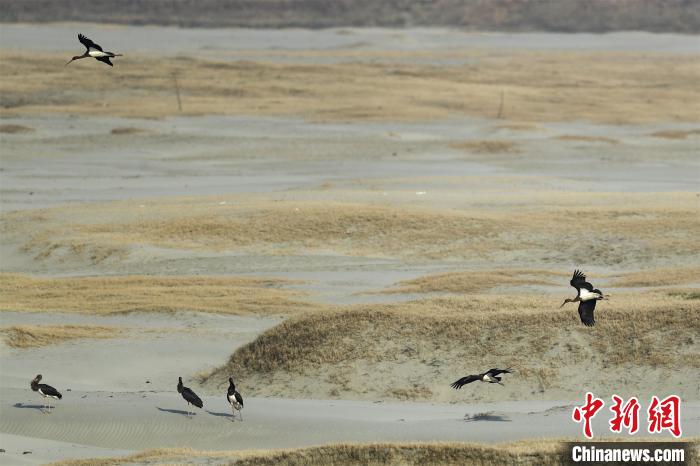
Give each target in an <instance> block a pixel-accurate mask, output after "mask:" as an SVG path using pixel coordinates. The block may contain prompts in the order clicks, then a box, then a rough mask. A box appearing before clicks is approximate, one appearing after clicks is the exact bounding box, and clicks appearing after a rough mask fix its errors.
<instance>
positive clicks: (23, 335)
mask: <svg viewBox="0 0 700 466" xmlns="http://www.w3.org/2000/svg"><path fill="white" fill-rule="evenodd" d="M121 332H122V329H119V328H116V327H103V326H96V325H14V326H10V327H2V328H0V334H2V335H3V339H4V340H5V343H6V344H7V345H8V346H11V347H12V348H37V347H41V346H48V345H56V344H59V343H64V342H67V341H71V340H84V339H104V338H116V337H117V336H119V335H120V333H121Z"/></svg>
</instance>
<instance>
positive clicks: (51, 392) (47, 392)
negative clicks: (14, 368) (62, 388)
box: [29, 374, 63, 413]
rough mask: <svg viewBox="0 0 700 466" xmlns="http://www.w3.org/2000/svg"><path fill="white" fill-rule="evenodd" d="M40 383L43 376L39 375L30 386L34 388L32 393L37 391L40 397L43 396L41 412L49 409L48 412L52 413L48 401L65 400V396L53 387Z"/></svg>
mask: <svg viewBox="0 0 700 466" xmlns="http://www.w3.org/2000/svg"><path fill="white" fill-rule="evenodd" d="M39 382H41V374H38V375H37V376H36V377H34V380H32V381H31V383H30V384H29V386H30V387H32V391H35V392H37V393H39V395H41V397H42V401H43V404H42V406H41V410H42V411H43V410H44V408H47V409H48V412H49V413H50V412H51V405H49V404H48V402H47V401H46V399H47V398H53V399H54V400H60V399H61V398H63V395H61V394H60V393H59V391H58V390H56V389H55V388H53V387H52V386H51V385H47V384H45V383H39Z"/></svg>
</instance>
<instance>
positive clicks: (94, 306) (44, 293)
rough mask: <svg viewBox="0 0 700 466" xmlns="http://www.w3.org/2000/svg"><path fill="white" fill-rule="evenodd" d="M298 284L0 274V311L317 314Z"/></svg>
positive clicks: (228, 279)
mask: <svg viewBox="0 0 700 466" xmlns="http://www.w3.org/2000/svg"><path fill="white" fill-rule="evenodd" d="M293 283H295V282H291V281H286V280H281V279H273V278H244V277H207V276H195V277H181V276H178V277H152V276H117V277H71V278H36V277H30V276H26V275H19V274H7V273H5V274H0V296H2V299H0V311H44V312H74V313H81V314H113V313H124V312H178V311H194V312H211V313H220V314H234V315H239V314H263V315H276V314H293V313H297V312H303V311H308V310H313V309H317V308H318V305H317V304H315V303H313V302H311V301H308V300H307V299H306V294H305V293H303V292H300V291H295V290H290V289H285V288H283V287H284V286H285V285H290V284H293Z"/></svg>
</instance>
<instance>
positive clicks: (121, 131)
mask: <svg viewBox="0 0 700 466" xmlns="http://www.w3.org/2000/svg"><path fill="white" fill-rule="evenodd" d="M145 132H147V131H146V130H145V129H142V128H133V127H131V126H126V127H119V128H112V131H111V133H112V134H114V135H116V136H122V135H129V134H138V133H145Z"/></svg>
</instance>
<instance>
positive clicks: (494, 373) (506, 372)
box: [486, 367, 513, 377]
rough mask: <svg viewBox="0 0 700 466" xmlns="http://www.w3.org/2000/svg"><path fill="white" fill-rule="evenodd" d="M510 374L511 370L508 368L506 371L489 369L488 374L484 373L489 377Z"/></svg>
mask: <svg viewBox="0 0 700 466" xmlns="http://www.w3.org/2000/svg"><path fill="white" fill-rule="evenodd" d="M512 372H513V370H512V369H511V368H510V367H509V368H508V369H496V368H493V369H489V370H488V372H486V373H487V374H488V375H490V376H493V377H495V376H497V375H498V374H510V373H512Z"/></svg>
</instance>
